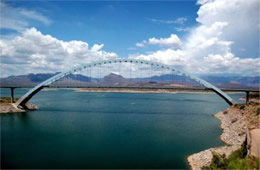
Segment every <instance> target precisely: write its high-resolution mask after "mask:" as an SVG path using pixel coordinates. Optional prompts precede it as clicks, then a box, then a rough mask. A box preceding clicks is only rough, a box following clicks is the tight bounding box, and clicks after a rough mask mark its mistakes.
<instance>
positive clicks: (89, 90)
mask: <svg viewBox="0 0 260 170" xmlns="http://www.w3.org/2000/svg"><path fill="white" fill-rule="evenodd" d="M73 90H74V91H75V92H97V93H101V92H103V93H169V94H178V93H188V94H191V93H194V94H215V92H213V91H210V90H199V89H198V90H178V89H176V90H171V89H169V90H168V89H140V90H139V89H116V88H115V89H106V88H74V89H73ZM226 93H227V94H240V93H244V92H226Z"/></svg>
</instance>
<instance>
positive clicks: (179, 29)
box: [174, 27, 191, 32]
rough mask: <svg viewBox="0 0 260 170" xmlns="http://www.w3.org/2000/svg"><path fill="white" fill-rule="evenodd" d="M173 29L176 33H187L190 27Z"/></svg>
mask: <svg viewBox="0 0 260 170" xmlns="http://www.w3.org/2000/svg"><path fill="white" fill-rule="evenodd" d="M174 29H175V30H176V31H178V32H187V31H190V30H191V28H190V27H175V28H174Z"/></svg>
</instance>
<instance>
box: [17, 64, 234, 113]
mask: <svg viewBox="0 0 260 170" xmlns="http://www.w3.org/2000/svg"><path fill="white" fill-rule="evenodd" d="M114 63H132V64H144V65H150V66H156V67H159V68H161V69H166V70H168V71H171V72H172V73H175V74H178V75H182V76H185V77H188V78H190V79H192V80H194V81H196V82H197V83H199V84H201V85H203V86H204V87H206V88H207V89H210V90H212V91H214V92H215V93H217V94H218V95H219V96H220V97H222V98H223V99H224V100H225V101H226V102H227V103H228V104H229V105H232V104H233V99H232V98H231V97H230V96H229V95H227V94H226V93H224V92H223V91H222V90H220V89H219V88H217V87H216V86H214V85H212V84H210V83H209V82H207V81H205V80H203V79H201V78H199V77H197V76H194V75H191V74H190V73H187V72H184V71H181V70H179V69H176V68H174V67H172V66H169V65H165V64H162V63H158V62H153V61H147V60H136V59H112V60H103V61H97V62H93V63H90V64H83V65H80V66H78V67H74V68H72V69H70V70H69V71H66V72H61V73H59V74H57V75H55V76H53V77H51V78H49V79H47V80H45V81H43V82H42V83H40V84H38V85H37V86H35V87H34V88H32V89H31V90H29V91H28V92H27V93H26V94H25V95H23V96H22V97H21V98H19V99H18V101H17V102H16V103H15V104H14V105H15V106H16V107H18V108H26V106H25V104H26V103H27V102H28V101H29V100H30V99H31V98H32V97H33V96H34V95H35V94H36V93H38V92H39V91H40V90H41V89H43V88H44V87H46V86H49V85H51V84H52V83H54V82H56V81H58V80H60V79H62V78H63V77H65V76H67V75H69V74H73V73H75V72H78V71H81V70H84V69H87V68H93V67H97V66H101V65H106V64H114Z"/></svg>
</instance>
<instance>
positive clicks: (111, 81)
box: [101, 73, 129, 85]
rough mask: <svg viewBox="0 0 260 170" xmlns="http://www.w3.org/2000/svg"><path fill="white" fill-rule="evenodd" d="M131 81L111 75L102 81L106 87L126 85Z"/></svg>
mask: <svg viewBox="0 0 260 170" xmlns="http://www.w3.org/2000/svg"><path fill="white" fill-rule="evenodd" d="M128 82H129V81H128V80H127V79H126V78H124V77H123V76H121V75H118V74H114V73H110V74H109V75H107V76H105V77H104V78H103V80H102V81H101V84H104V85H126V84H127V83H128Z"/></svg>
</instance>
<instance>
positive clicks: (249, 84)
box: [0, 72, 260, 89]
mask: <svg viewBox="0 0 260 170" xmlns="http://www.w3.org/2000/svg"><path fill="white" fill-rule="evenodd" d="M56 74H58V72H57V73H39V74H32V73H31V74H27V75H18V76H9V77H6V78H0V85H2V86H4V85H20V86H34V85H36V84H38V83H40V82H42V81H44V80H47V79H48V78H50V77H52V76H54V75H56ZM200 77H201V78H202V79H204V80H206V81H208V82H210V83H212V84H214V85H216V86H218V87H220V88H235V89H238V88H254V89H259V85H260V76H255V77H249V76H215V75H208V76H207V75H203V76H200ZM160 83H161V84H174V85H176V86H180V85H183V86H198V84H197V83H196V82H194V81H192V80H189V79H188V78H185V77H183V76H179V75H170V74H165V75H161V76H151V77H145V78H125V77H123V76H121V75H118V74H114V73H110V74H109V75H106V76H104V77H103V78H93V77H87V76H84V75H81V74H72V75H68V76H67V77H65V78H63V79H61V80H59V81H58V82H56V85H65V84H67V85H81V86H84V85H90V84H92V85H93V84H96V85H111V86H115V85H125V86H127V85H145V84H146V85H147V84H149V85H155V84H160Z"/></svg>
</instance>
